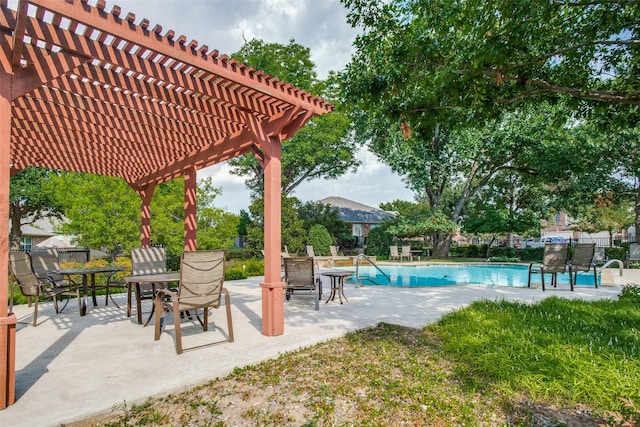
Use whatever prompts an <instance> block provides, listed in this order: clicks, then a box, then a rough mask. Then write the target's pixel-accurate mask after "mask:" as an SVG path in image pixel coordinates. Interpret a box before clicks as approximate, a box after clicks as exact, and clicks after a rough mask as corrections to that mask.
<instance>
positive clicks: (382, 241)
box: [365, 227, 392, 257]
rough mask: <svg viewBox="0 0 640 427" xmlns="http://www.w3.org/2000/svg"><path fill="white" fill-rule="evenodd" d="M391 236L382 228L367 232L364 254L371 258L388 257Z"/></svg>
mask: <svg viewBox="0 0 640 427" xmlns="http://www.w3.org/2000/svg"><path fill="white" fill-rule="evenodd" d="M391 239H392V236H391V235H390V234H389V233H387V232H386V231H385V230H384V228H382V227H376V228H373V229H372V230H371V231H369V235H368V236H367V248H366V249H365V253H366V254H367V255H373V256H379V257H381V256H389V246H391Z"/></svg>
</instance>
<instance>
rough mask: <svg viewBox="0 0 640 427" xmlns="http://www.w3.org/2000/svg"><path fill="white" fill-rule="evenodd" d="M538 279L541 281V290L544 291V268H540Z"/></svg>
mask: <svg viewBox="0 0 640 427" xmlns="http://www.w3.org/2000/svg"><path fill="white" fill-rule="evenodd" d="M540 279H541V281H542V291H543V292H544V270H543V269H542V267H541V268H540Z"/></svg>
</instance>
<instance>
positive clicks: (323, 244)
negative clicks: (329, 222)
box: [307, 224, 333, 256]
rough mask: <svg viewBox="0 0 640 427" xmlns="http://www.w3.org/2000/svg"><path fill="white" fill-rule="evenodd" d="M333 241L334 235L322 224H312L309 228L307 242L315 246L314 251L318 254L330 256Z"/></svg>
mask: <svg viewBox="0 0 640 427" xmlns="http://www.w3.org/2000/svg"><path fill="white" fill-rule="evenodd" d="M332 243H333V237H332V236H331V234H329V231H327V229H326V228H325V227H324V226H323V225H321V224H315V225H312V226H311V228H310V229H309V237H308V238H307V244H309V245H311V246H313V251H314V253H315V254H316V255H320V256H328V255H331V249H330V247H331V244H332Z"/></svg>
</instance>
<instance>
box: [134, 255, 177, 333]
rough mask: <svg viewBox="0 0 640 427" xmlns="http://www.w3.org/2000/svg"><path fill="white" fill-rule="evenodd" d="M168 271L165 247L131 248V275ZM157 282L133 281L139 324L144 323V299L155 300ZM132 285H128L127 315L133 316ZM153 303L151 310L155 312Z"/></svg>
mask: <svg viewBox="0 0 640 427" xmlns="http://www.w3.org/2000/svg"><path fill="white" fill-rule="evenodd" d="M166 272H167V263H166V257H165V250H164V248H160V247H151V248H134V249H132V250H131V275H132V276H139V275H143V274H162V273H166ZM158 286H159V285H157V284H156V283H133V287H135V297H136V313H137V316H138V325H141V324H142V301H145V300H153V298H154V297H155V293H156V288H157V287H158ZM132 292H133V289H132V286H131V285H129V286H128V287H127V317H131V293H132ZM153 308H154V306H153V305H152V308H151V311H152V312H153Z"/></svg>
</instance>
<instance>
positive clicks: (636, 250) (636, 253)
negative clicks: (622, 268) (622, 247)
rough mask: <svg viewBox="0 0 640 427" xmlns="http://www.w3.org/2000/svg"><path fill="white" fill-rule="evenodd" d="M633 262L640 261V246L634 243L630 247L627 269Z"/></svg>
mask: <svg viewBox="0 0 640 427" xmlns="http://www.w3.org/2000/svg"><path fill="white" fill-rule="evenodd" d="M631 261H640V245H638V244H637V243H632V244H630V245H629V256H628V257H627V268H629V263H630V262H631Z"/></svg>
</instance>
